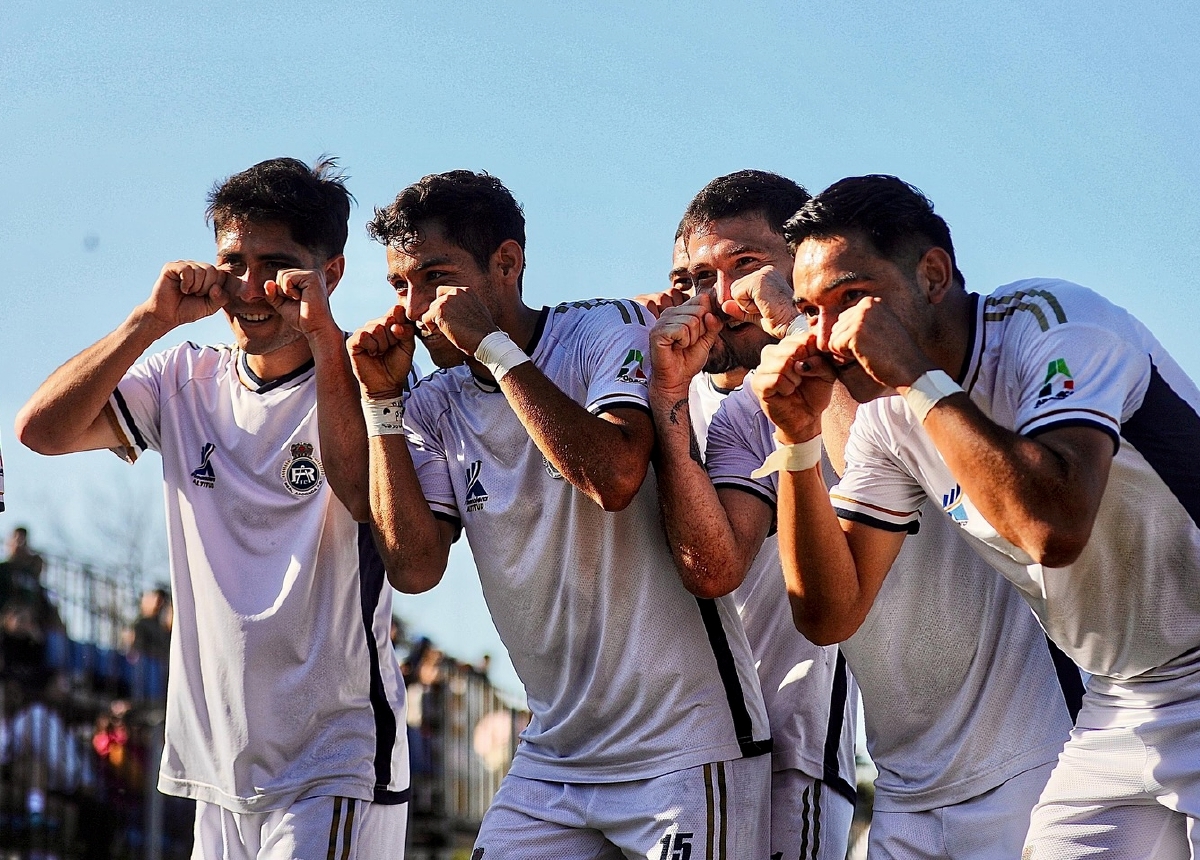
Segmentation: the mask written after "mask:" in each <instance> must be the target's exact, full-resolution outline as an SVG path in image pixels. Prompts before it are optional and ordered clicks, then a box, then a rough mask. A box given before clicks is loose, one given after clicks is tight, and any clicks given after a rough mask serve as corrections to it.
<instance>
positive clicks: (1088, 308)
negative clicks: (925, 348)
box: [983, 278, 1130, 332]
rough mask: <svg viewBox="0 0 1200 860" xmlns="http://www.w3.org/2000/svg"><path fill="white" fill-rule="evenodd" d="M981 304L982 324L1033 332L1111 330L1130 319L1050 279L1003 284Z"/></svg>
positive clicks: (1090, 294)
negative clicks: (1077, 326) (1077, 327)
mask: <svg viewBox="0 0 1200 860" xmlns="http://www.w3.org/2000/svg"><path fill="white" fill-rule="evenodd" d="M983 301H984V307H983V319H984V322H985V323H987V324H993V323H1001V324H1003V325H1004V326H1005V327H1006V328H1007V327H1010V326H1020V327H1023V328H1026V329H1028V330H1030V331H1034V332H1036V331H1041V332H1048V331H1051V330H1052V329H1055V328H1058V327H1060V326H1064V325H1067V324H1070V323H1082V324H1092V325H1099V326H1102V327H1105V328H1113V327H1120V326H1122V325H1124V324H1125V322H1126V321H1127V320H1129V319H1130V315H1129V313H1128V311H1126V310H1124V309H1123V308H1121V307H1118V306H1117V305H1115V304H1113V303H1112V302H1110V301H1109V300H1108V299H1106V298H1105V297H1104V296H1102V295H1100V294H1099V293H1097V292H1096V291H1095V290H1091V289H1088V288H1087V287H1084V286H1080V285H1079V284H1075V283H1072V282H1070V281H1063V280H1058V279H1052V278H1028V279H1025V280H1021V281H1015V282H1013V283H1011V284H1005V285H1004V286H1002V287H998V288H997V289H996V290H995V291H994V292H993V293H992V294H991V295H989V296H987V297H985V298H984V300H983Z"/></svg>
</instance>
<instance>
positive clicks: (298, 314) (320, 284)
mask: <svg viewBox="0 0 1200 860" xmlns="http://www.w3.org/2000/svg"><path fill="white" fill-rule="evenodd" d="M263 293H264V294H265V295H266V298H267V302H268V303H269V304H270V305H271V307H273V308H274V309H275V310H276V311H278V312H279V315H280V316H281V317H283V320H284V322H286V323H287V324H288V325H290V326H291V327H292V328H294V329H296V330H297V331H299V332H300V333H301V334H303V335H304V336H305V337H313V336H315V335H317V334H321V333H327V332H329V331H330V330H331V329H332V330H336V331H338V332H339V333H340V331H341V330H340V329H338V327H337V323H335V322H334V320H333V314H332V312H331V311H330V310H329V289H328V287H327V286H326V283H325V273H324V272H323V271H320V270H318V269H280V270H279V271H278V272H277V273H276V275H275V278H274V280H269V281H264V282H263Z"/></svg>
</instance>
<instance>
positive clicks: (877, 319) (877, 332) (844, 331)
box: [827, 296, 937, 388]
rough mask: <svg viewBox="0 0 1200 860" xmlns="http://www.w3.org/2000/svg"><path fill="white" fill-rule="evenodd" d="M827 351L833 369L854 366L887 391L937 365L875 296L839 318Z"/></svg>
mask: <svg viewBox="0 0 1200 860" xmlns="http://www.w3.org/2000/svg"><path fill="white" fill-rule="evenodd" d="M827 348H828V351H829V354H830V357H831V359H832V361H833V363H834V365H835V366H842V367H844V366H846V365H850V364H852V363H857V364H858V365H860V366H861V367H862V369H863V370H864V371H866V373H867V374H868V375H869V376H870V377H871V378H872V379H874V380H875V381H876V382H878V383H880V384H881V385H886V386H887V387H889V388H896V387H898V386H902V385H910V384H912V383H913V382H914V381H915V380H916V379H917V377H919V376H920V375H921V374H922V373H924V372H925V371H927V370H929V369H931V368H934V367H936V366H937V365H936V364H935V363H934V362H933V361H932V360H930V358H929V356H927V355H926V354H925V352H924V351H923V350H922V349H921V347H920V346H919V345H918V344H917V342H916V341H915V340H914V338H913V335H912V333H911V332H909V330H908V329H907V328H906V327H905V325H904V323H903V322H902V321H901V319H900V318H899V317H898V316H896V314H895V313H893V312H892V310H891V309H890V308H889V307H888V306H887V304H886V303H885V302H883V301H882V300H881V299H880V298H878V297H876V296H867V297H865V298H863V299H860V300H859V302H858V304H856V305H854V306H853V307H851V308H848V309H847V310H845V311H843V312H842V313H841V314H839V315H838V318H837V322H835V323H834V324H833V328H832V329H831V330H830V333H829V343H828V347H827Z"/></svg>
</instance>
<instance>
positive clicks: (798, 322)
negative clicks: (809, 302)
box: [783, 314, 812, 337]
mask: <svg viewBox="0 0 1200 860" xmlns="http://www.w3.org/2000/svg"><path fill="white" fill-rule="evenodd" d="M810 328H812V326H811V325H810V324H809V322H808V317H806V316H805V315H804V314H800V316H798V317H796V318H795V319H794V320H792V321H791V322H790V323H788V327H787V331H785V332H784V333H783V336H784V337H791V336H792V335H794V334H808V330H809V329H810Z"/></svg>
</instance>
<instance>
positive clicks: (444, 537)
mask: <svg viewBox="0 0 1200 860" xmlns="http://www.w3.org/2000/svg"><path fill="white" fill-rule="evenodd" d="M369 446H370V448H369V450H370V519H371V530H372V532H373V533H374V535H375V543H376V546H377V547H378V548H379V552H380V555H381V556H382V557H383V561H384V567H385V568H386V569H387V572H388V580H389V581H390V582H391V584H392V585H393V586H394V587H395V588H396V589H398V590H399V591H402V592H405V593H407V594H417V593H419V592H422V591H428V590H429V589H431V588H433V587H434V586H435V585H437V584H438V582H440V581H441V578H442V575H443V574H444V573H445V572H446V563H447V561H448V559H449V554H450V539H449V538H450V534H451V526H450V525H449V524H447V523H443V522H441V521H439V520H438V519H437V518H436V517H435V516H434V515H433V512H432V511H431V510H430V508H429V503H428V502H427V501H425V494H424V493H423V492H422V490H421V483H420V481H419V480H418V479H417V473H416V469H415V468H414V466H413V461H412V457H411V455H410V454H409V452H408V442H407V441H406V439H405V438H404V436H402V435H399V434H394V435H385V436H373V437H371V438H370V440H369Z"/></svg>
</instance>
